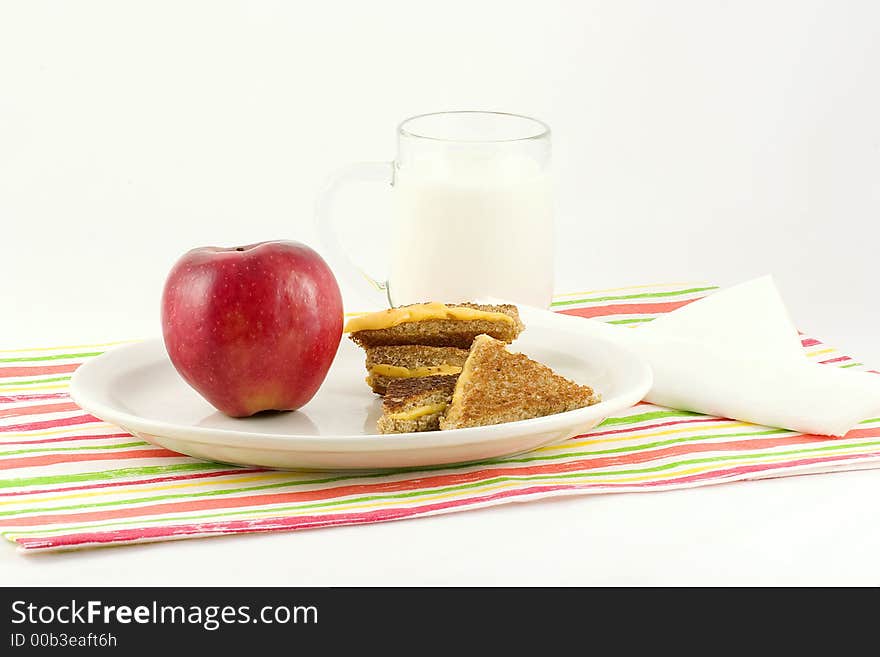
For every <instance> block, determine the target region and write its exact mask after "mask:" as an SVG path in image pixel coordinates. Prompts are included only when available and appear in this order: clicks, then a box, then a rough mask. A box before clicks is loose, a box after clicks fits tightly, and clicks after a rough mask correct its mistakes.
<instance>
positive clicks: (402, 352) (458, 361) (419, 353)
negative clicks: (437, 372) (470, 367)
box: [366, 345, 469, 395]
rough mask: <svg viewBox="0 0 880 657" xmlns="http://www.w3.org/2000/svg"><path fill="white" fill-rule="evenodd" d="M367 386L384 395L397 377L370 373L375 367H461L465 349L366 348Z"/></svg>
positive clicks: (400, 346)
mask: <svg viewBox="0 0 880 657" xmlns="http://www.w3.org/2000/svg"><path fill="white" fill-rule="evenodd" d="M366 352H367V361H366V368H367V384H368V385H369V386H370V388H372V389H373V392H375V393H378V394H380V395H384V394H385V391H386V390H387V388H388V384H389V383H390V382H391V381H394V380H396V379H397V378H398V377H394V376H387V375H384V374H376V373H375V372H372V371H371V368H372V367H374V366H375V365H395V366H397V367H405V368H407V369H412V368H416V367H437V366H439V365H452V366H455V367H461V366H462V365H464V362H465V361H466V360H467V357H468V353H469V352H468V350H467V349H458V348H457V347H427V346H424V345H394V346H381V347H367V348H366Z"/></svg>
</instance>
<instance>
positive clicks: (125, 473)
mask: <svg viewBox="0 0 880 657" xmlns="http://www.w3.org/2000/svg"><path fill="white" fill-rule="evenodd" d="M235 467H237V466H226V465H223V464H222V463H204V462H199V463H178V464H176V465H148V466H145V467H142V468H122V469H118V470H100V471H97V472H80V473H78V474H63V475H49V476H44V477H29V478H27V479H0V488H20V487H23V486H51V485H53V484H76V483H80V482H84V481H106V480H107V479H117V478H122V477H142V476H145V475H146V476H149V475H164V474H170V473H178V472H190V471H193V470H226V469H228V468H235ZM242 472H251V470H246V469H244V468H242Z"/></svg>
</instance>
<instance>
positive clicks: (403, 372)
mask: <svg viewBox="0 0 880 657" xmlns="http://www.w3.org/2000/svg"><path fill="white" fill-rule="evenodd" d="M459 372H461V368H460V367H457V366H456V365H447V364H446V363H444V364H443V365H428V366H424V367H412V368H407V367H400V366H398V365H373V366H372V367H371V368H370V374H373V375H375V376H390V377H392V378H395V379H414V378H416V377H419V376H431V375H432V374H458V373H459Z"/></svg>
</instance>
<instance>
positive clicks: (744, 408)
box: [560, 276, 880, 436]
mask: <svg viewBox="0 0 880 657" xmlns="http://www.w3.org/2000/svg"><path fill="white" fill-rule="evenodd" d="M560 317H563V316H562V315H560ZM568 319H571V320H573V321H577V322H579V323H581V325H582V326H583V327H584V329H586V330H589V331H590V332H591V333H594V334H596V335H600V336H601V337H604V338H606V339H609V340H613V341H615V342H618V343H620V344H623V345H625V346H627V347H629V348H630V349H632V350H633V351H635V352H637V353H638V354H640V355H641V356H642V357H643V358H645V359H646V360H647V361H648V362H649V363H650V364H651V367H652V368H653V370H654V385H653V387H652V388H651V391H650V392H649V393H648V395H647V397H646V398H645V399H646V400H647V401H649V402H651V403H654V404H659V405H661V406H669V407H672V408H677V409H682V410H689V411H696V412H699V413H705V414H708V415H716V416H721V417H728V418H734V419H737V420H743V421H745V422H753V423H755V424H763V425H767V426H773V427H782V428H785V429H791V430H794V431H799V432H802V433H813V434H820V435H828V436H842V435H844V434H845V433H846V432H847V431H849V430H850V429H852V428H853V427H854V426H855V425H856V424H858V423H859V422H860V421H862V420H865V419H867V418H870V417H877V416H878V415H880V375H877V374H871V373H868V372H857V371H853V370H849V369H840V368H838V367H834V366H827V365H820V364H818V363H814V362H811V361H810V360H808V358H807V356H806V354H805V353H804V350H803V347H802V346H801V340H800V337H799V336H798V332H797V330H796V329H795V327H794V324H793V323H792V321H791V319H790V318H789V315H788V312H787V311H786V309H785V305H784V304H783V302H782V299H781V297H780V295H779V291H778V290H777V288H776V285H775V284H774V282H773V279H772V278H771V277H770V276H765V277H763V278H758V279H755V280H752V281H749V282H747V283H743V284H741V285H737V286H735V287H731V288H728V289H726V290H722V291H720V292H716V293H714V294H712V295H710V296H708V297H706V298H705V299H701V300H699V301H695V302H693V303H691V304H688V305H687V306H684V307H683V308H680V309H678V310H675V311H673V312H671V313H669V314H666V315H662V316H660V317H658V318H657V319H655V320H654V321H652V322H650V323H648V324H646V325H644V326H642V327H639V328H636V329H630V328H626V327H622V326H613V325H609V324H604V323H602V322H599V321H596V320H585V319H581V318H574V317H570V318H568Z"/></svg>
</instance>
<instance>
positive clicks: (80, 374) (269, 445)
mask: <svg viewBox="0 0 880 657" xmlns="http://www.w3.org/2000/svg"><path fill="white" fill-rule="evenodd" d="M569 330H570V329H569ZM582 339H584V340H590V341H593V342H598V343H601V348H602V349H603V350H607V351H608V352H610V353H611V354H612V358H613V360H618V359H624V360H628V361H629V367H635V368H636V369H637V371H638V376H637V377H634V379H635V380H634V382H633V384H632V386H631V388H629V389H628V390H627V391H625V392H622V393H620V394H618V395H616V396H614V397H612V398H610V399H606V400H603V401H601V402H599V403H598V404H594V405H593V406H588V407H586V408H581V409H576V410H573V411H567V412H564V413H557V414H555V415H548V416H544V417H539V418H532V419H529V420H519V421H516V422H508V423H504V424H498V425H490V426H484V427H469V428H465V429H452V430H449V431H434V432H422V433H400V434H366V433H365V434H348V435H325V436H314V435H303V434H277V433H265V432H260V431H252V430H235V429H227V428H214V427H198V426H192V425H184V424H176V423H173V422H167V421H164V420H158V419H156V420H154V419H146V418H143V417H140V416H138V415H135V414H132V413H130V412H128V411H124V410H120V409H118V408H114V407H112V406H108V405H107V404H104V403H103V402H102V401H96V400H93V399H91V398H90V392H89V388H90V377H94V376H97V374H96V372H95V370H99V368H103V367H107V364H108V361H111V362H112V361H116V360H122V359H125V356H126V354H128V353H130V352H132V351H135V350H145V351H146V350H156V351H159V352H164V345H163V344H162V340H161V338H152V339H147V340H144V341H141V342H137V343H133V344H127V345H123V346H119V347H116V348H114V349H111V350H110V351H108V352H106V353H104V354H102V355H100V356H97V357H95V358H94V359H92V360H89V361H86V362H85V363H84V364H83V365H81V366H80V367H79V368H77V370H76V371H75V372H74V374H73V376H72V377H71V381H70V390H69V392H70V397H71V399H73V401H74V402H75V403H76V404H77V405H78V406H80V407H81V408H82V409H83V410H85V411H86V412H88V413H91V414H92V415H95V416H96V417H98V418H100V419H101V420H103V421H105V422H110V423H112V424H116V425H118V426H120V427H122V428H124V429H126V430H129V431H133V432H141V433H146V434H152V435H157V436H173V437H175V438H178V439H183V440H187V441H190V442H194V443H202V444H210V445H218V446H223V445H226V446H247V447H248V448H250V449H278V448H285V447H287V448H289V449H295V450H298V451H316V452H317V451H321V452H357V451H363V452H377V451H385V450H395V449H399V448H401V447H406V448H407V449H434V448H437V447H451V446H466V445H470V444H480V443H485V442H487V441H491V439H492V438H493V437H498V438H511V437H516V436H523V435H526V434H531V433H537V432H542V431H548V430H553V429H554V428H557V427H558V428H564V427H569V426H572V425H574V424H586V423H588V422H589V421H590V420H594V419H596V418H603V419H604V418H605V417H608V416H609V415H611V414H613V413H614V412H616V411H619V410H623V409H625V408H628V407H630V406H633V405H634V404H636V403H638V402H639V401H640V400H641V399H642V398H643V397H644V395H645V394H647V392H648V390H649V389H650V387H651V382H652V373H651V371H650V367H649V366H648V364H647V363H646V362H645V361H644V360H642V359H641V358H639V357H637V356H636V355H635V354H634V353H632V352H631V351H629V350H628V349H626V348H624V347H621V346H620V345H617V344H614V343H612V342H609V341H607V340H604V339H602V338H599V337H595V336H591V335H587V334H584V335H583V336H582ZM164 357H165V358H167V355H166V356H164ZM99 381H100V378H99ZM377 438H378V439H381V440H378V441H377V440H376V439H377ZM370 439H372V440H370Z"/></svg>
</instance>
